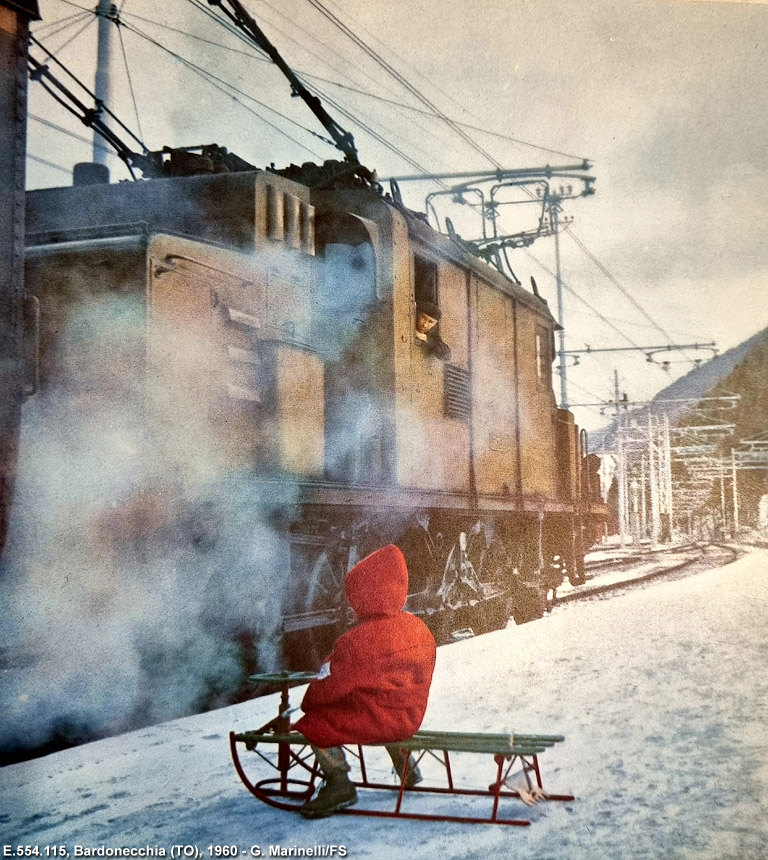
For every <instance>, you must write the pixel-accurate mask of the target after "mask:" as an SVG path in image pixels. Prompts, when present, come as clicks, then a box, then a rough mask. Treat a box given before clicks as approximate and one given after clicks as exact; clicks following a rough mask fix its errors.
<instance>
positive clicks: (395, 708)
mask: <svg viewBox="0 0 768 860" xmlns="http://www.w3.org/2000/svg"><path fill="white" fill-rule="evenodd" d="M345 590H346V593H347V600H348V601H349V605H350V606H351V607H352V608H353V609H354V610H355V613H356V614H357V616H358V618H359V619H360V623H359V624H358V625H357V626H356V627H353V628H352V629H351V630H350V631H349V632H348V633H345V634H344V635H343V636H341V637H340V638H339V639H338V641H337V642H336V645H335V646H334V649H333V653H332V654H331V656H330V657H329V658H328V660H327V661H326V662H325V663H323V665H322V666H321V668H320V672H319V674H318V676H317V678H316V679H315V680H314V681H312V683H311V684H310V685H309V688H308V689H307V692H306V694H305V696H304V700H303V702H302V704H301V707H302V710H303V711H304V716H303V717H302V718H301V719H300V720H299V721H298V723H296V726H295V728H296V729H297V730H298V731H300V732H301V733H302V734H303V735H304V736H305V737H306V738H307V739H308V740H309V741H310V743H311V744H312V746H313V747H314V748H315V754H316V755H317V758H318V761H319V763H320V766H321V768H322V770H323V775H324V776H325V784H324V786H323V787H322V788H321V789H320V791H319V793H318V795H317V796H316V797H315V798H313V799H312V800H310V801H308V802H307V803H305V804H304V806H303V807H302V810H301V813H302V815H304V816H305V817H306V818H323V817H325V816H327V815H331V814H333V813H334V812H336V811H337V810H339V809H343V808H344V807H346V806H351V805H352V804H353V803H355V802H356V801H357V793H356V791H355V787H354V785H353V784H352V783H351V782H350V780H349V778H348V776H347V772H348V771H349V766H348V765H347V763H346V760H345V759H344V753H343V751H342V749H341V745H342V744H396V743H397V741H402V740H405V739H406V738H409V737H411V735H412V734H413V733H414V732H415V731H416V730H417V729H418V728H419V726H420V725H421V721H422V719H423V718H424V712H425V711H426V708H427V698H428V696H429V686H430V684H431V682H432V672H433V670H434V667H435V651H436V649H435V640H434V637H433V636H432V634H431V633H430V632H429V629H428V628H427V626H426V624H424V622H423V621H421V619H419V618H417V617H416V616H415V615H411V614H410V613H408V612H403V606H404V605H405V601H406V598H407V596H408V569H407V567H406V564H405V559H404V558H403V554H402V553H401V552H400V550H399V549H398V548H397V547H396V546H386V547H384V548H383V549H380V550H378V551H377V552H374V553H373V554H371V555H369V556H368V557H367V558H364V559H363V560H362V561H361V562H359V563H358V564H356V565H355V567H353V568H352V570H350V572H349V573H348V574H347V579H346V582H345ZM388 751H389V753H390V756H391V757H392V760H393V762H394V764H395V768H396V769H397V771H398V772H399V773H401V774H402V770H403V768H404V766H405V761H404V759H403V757H402V755H401V753H400V751H399V749H398V748H397V746H393V747H388ZM409 771H410V773H409V775H408V776H409V777H410V779H409V780H408V784H411V785H412V784H415V782H416V781H418V778H419V777H418V773H417V771H416V770H415V768H413V767H409Z"/></svg>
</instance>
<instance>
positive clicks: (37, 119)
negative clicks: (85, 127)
mask: <svg viewBox="0 0 768 860" xmlns="http://www.w3.org/2000/svg"><path fill="white" fill-rule="evenodd" d="M28 116H29V118H30V119H33V120H34V121H35V122H39V123H40V124H41V125H47V126H48V128H52V129H55V130H56V131H60V132H61V133H62V134H66V135H67V136H68V137H71V138H73V139H74V140H79V141H82V142H83V143H87V144H88V146H94V143H93V141H92V140H90V139H89V138H87V137H84V136H83V135H82V134H77V133H76V132H74V131H70V130H69V129H68V128H64V126H63V125H56V123H55V122H51V121H50V120H47V119H43V117H41V116H37V115H36V114H33V113H31V114H28ZM95 146H96V148H97V149H100V150H102V151H103V152H109V153H113V150H112V149H111V148H110V147H108V146H104V145H103V144H101V143H96V144H95Z"/></svg>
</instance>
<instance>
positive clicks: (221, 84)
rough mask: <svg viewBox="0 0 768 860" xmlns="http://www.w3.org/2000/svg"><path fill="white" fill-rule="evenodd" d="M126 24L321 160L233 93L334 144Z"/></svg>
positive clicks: (320, 157)
mask: <svg viewBox="0 0 768 860" xmlns="http://www.w3.org/2000/svg"><path fill="white" fill-rule="evenodd" d="M124 26H126V27H128V29H129V30H130V31H131V32H133V33H135V34H136V35H138V36H140V37H141V38H143V39H146V40H147V41H148V42H150V43H151V44H152V45H154V46H155V47H157V48H159V49H160V50H162V51H164V52H165V53H167V54H168V55H169V56H171V57H172V58H173V59H175V60H177V61H178V62H180V63H182V65H184V66H185V67H186V68H188V69H189V70H190V71H192V72H193V73H194V74H197V75H198V76H199V77H201V78H203V80H206V81H208V83H209V84H210V85H211V86H212V87H214V88H215V89H217V90H219V91H220V92H223V93H224V94H225V95H226V96H227V97H228V98H230V99H231V100H232V101H234V102H235V103H236V104H237V105H239V106H240V107H242V108H243V109H244V110H247V111H248V112H249V113H251V114H252V115H253V116H255V117H257V118H258V119H260V120H261V121H262V122H263V123H265V124H266V125H268V126H269V127H270V128H272V129H274V130H275V131H276V132H278V133H279V134H281V135H282V136H284V137H286V138H287V139H288V140H290V141H291V142H292V143H295V144H296V145H297V146H300V147H301V148H302V149H304V150H305V151H306V152H308V153H309V154H310V155H313V156H314V157H315V158H319V159H320V160H322V156H321V155H319V154H318V153H317V152H315V151H314V150H312V149H310V148H309V147H308V146H305V145H304V144H303V143H301V142H300V141H298V140H296V139H295V138H294V137H291V135H289V134H288V132H286V131H284V130H283V129H281V128H280V127H279V126H277V125H275V124H274V123H273V122H271V121H270V120H268V119H267V118H266V117H264V116H262V115H261V114H260V113H259V112H258V111H256V110H254V109H253V108H250V107H248V106H247V105H244V104H243V103H242V102H241V101H240V100H239V99H238V98H237V96H236V95H233V93H236V94H237V95H241V96H243V97H244V98H247V99H249V100H250V101H253V102H255V103H256V104H258V105H259V106H260V107H263V108H265V109H266V110H269V111H271V112H272V113H274V114H276V115H277V116H279V117H280V118H281V119H283V120H285V121H286V122H288V123H291V124H292V125H295V126H296V127H297V128H300V129H301V130H302V131H304V132H306V133H307V134H310V135H312V136H313V137H316V138H318V139H320V140H322V141H323V142H324V143H329V144H332V141H329V140H328V139H327V138H325V137H322V135H319V134H318V133H317V132H314V131H312V130H311V129H308V128H305V127H304V126H303V125H301V124H300V123H297V122H296V121H295V120H292V119H291V118H290V117H287V116H285V115H284V114H282V113H280V112H279V111H276V110H275V109H274V108H271V107H270V106H269V105H267V104H264V102H261V101H259V99H257V98H255V97H254V96H251V95H250V94H249V93H246V92H244V91H242V90H239V89H238V88H237V87H235V86H234V85H233V84H230V83H229V82H228V81H225V80H224V79H223V78H219V77H218V76H217V75H214V74H213V73H212V72H209V71H208V70H207V69H203V68H202V67H201V66H198V65H197V64H195V63H193V62H192V61H191V60H187V59H186V58H185V57H182V56H181V55H180V54H178V53H177V52H176V51H172V50H171V49H170V48H168V47H166V46H165V45H163V44H162V43H161V42H158V41H157V40H156V39H153V38H152V37H151V36H149V35H147V34H146V33H143V32H142V31H141V30H139V29H138V28H136V27H134V26H133V25H127V24H126V25H124Z"/></svg>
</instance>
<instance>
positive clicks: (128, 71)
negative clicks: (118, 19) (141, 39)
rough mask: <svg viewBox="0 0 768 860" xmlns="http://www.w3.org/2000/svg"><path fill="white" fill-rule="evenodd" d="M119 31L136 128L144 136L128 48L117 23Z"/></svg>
mask: <svg viewBox="0 0 768 860" xmlns="http://www.w3.org/2000/svg"><path fill="white" fill-rule="evenodd" d="M117 33H118V36H119V37H120V48H121V50H122V53H123V63H124V64H125V74H126V75H127V77H128V88H129V89H130V91H131V99H132V101H133V111H134V113H135V114H136V128H138V130H139V136H140V137H144V132H143V131H142V130H141V118H140V117H139V106H138V103H137V102H136V92H135V90H134V88H133V80H132V78H131V69H130V67H129V66H128V54H127V53H126V50H125V40H124V39H123V30H122V27H121V26H120V25H119V24H118V25H117Z"/></svg>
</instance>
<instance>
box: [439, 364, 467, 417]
mask: <svg viewBox="0 0 768 860" xmlns="http://www.w3.org/2000/svg"><path fill="white" fill-rule="evenodd" d="M443 366H444V368H445V373H444V375H443V386H444V387H443V404H444V414H445V417H446V418H458V419H459V420H460V421H469V417H470V415H471V414H472V395H471V385H470V379H469V371H468V370H464V368H463V367H457V366H456V365H455V364H446V365H443Z"/></svg>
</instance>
